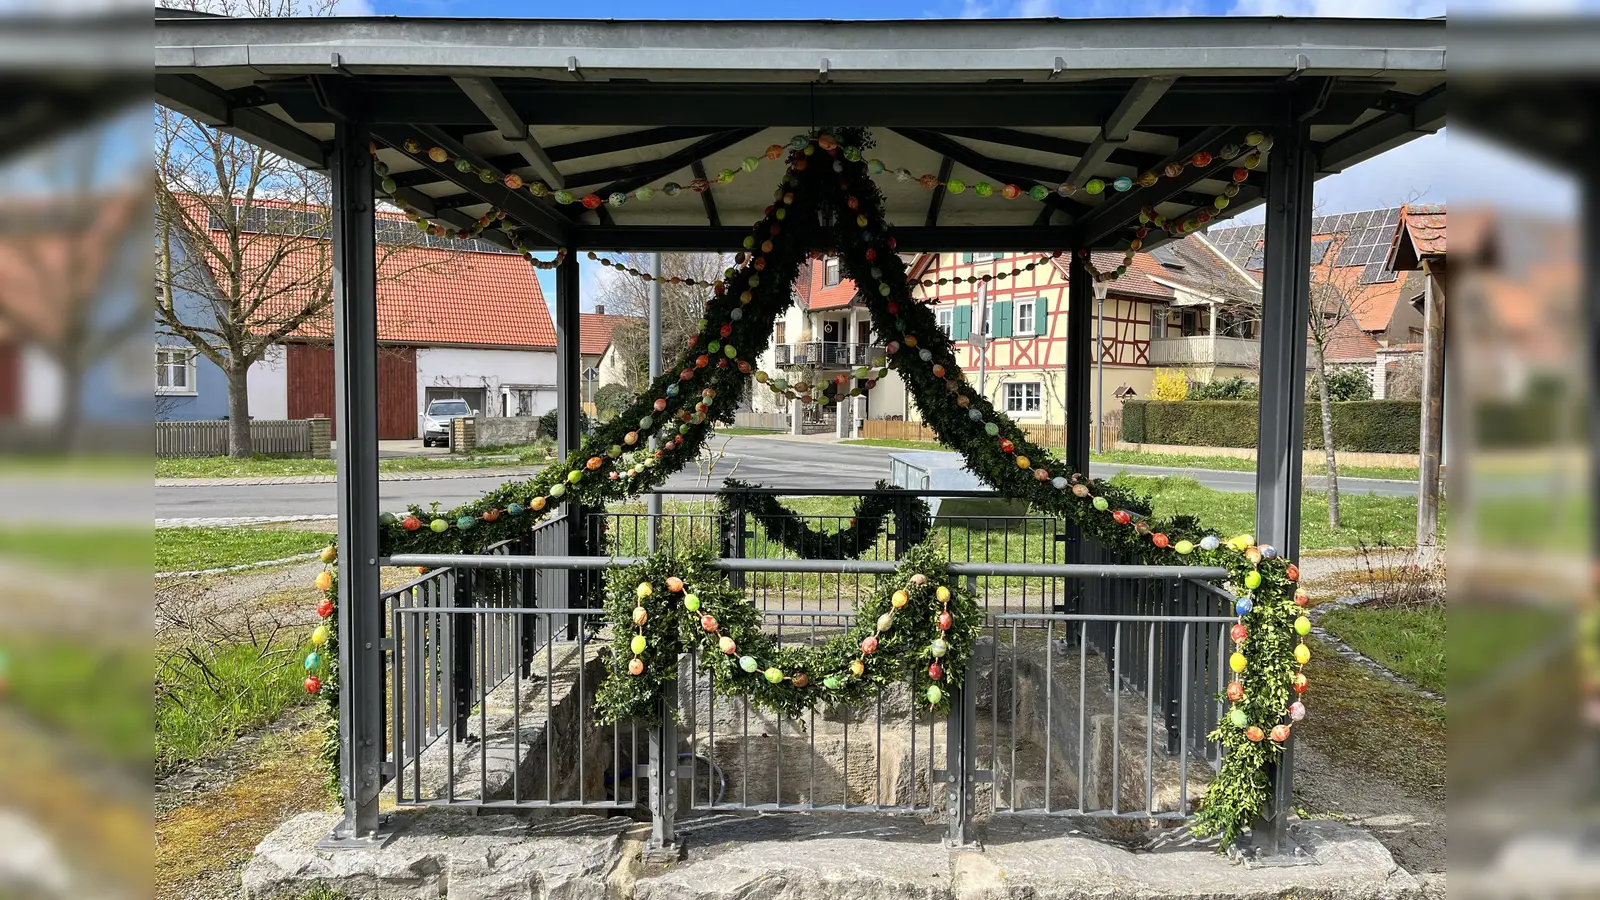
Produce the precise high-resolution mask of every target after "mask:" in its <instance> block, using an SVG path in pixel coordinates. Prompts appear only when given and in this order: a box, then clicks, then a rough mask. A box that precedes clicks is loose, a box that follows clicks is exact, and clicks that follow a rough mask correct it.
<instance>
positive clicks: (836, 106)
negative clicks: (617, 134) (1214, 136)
mask: <svg viewBox="0 0 1600 900" xmlns="http://www.w3.org/2000/svg"><path fill="white" fill-rule="evenodd" d="M350 80H351V81H354V82H356V84H357V86H359V87H360V89H361V91H362V101H363V104H364V107H363V109H364V112H365V113H366V115H368V116H369V117H370V118H371V121H372V122H373V123H374V124H377V125H417V124H423V123H430V124H435V125H439V126H441V127H445V128H450V127H455V126H459V127H462V128H466V129H472V128H477V129H480V130H481V129H483V128H484V127H485V125H486V122H485V119H484V116H483V113H482V111H481V110H479V109H478V108H477V107H476V106H473V105H472V104H470V103H462V102H461V92H460V90H459V89H457V88H456V86H455V84H454V83H453V82H451V81H450V80H449V79H447V78H428V77H415V78H407V79H404V80H396V79H382V78H372V79H366V78H361V77H359V76H358V77H355V78H352V79H350ZM496 83H497V84H498V85H499V87H500V90H501V91H502V93H504V94H505V97H506V99H507V101H509V103H510V104H511V106H512V108H513V109H515V110H518V111H519V112H521V113H522V114H523V116H524V121H526V120H527V118H528V117H529V112H530V111H537V118H538V122H539V124H540V125H608V126H616V125H635V126H665V125H676V126H683V127H691V126H692V127H720V128H737V127H740V126H751V125H754V126H760V127H761V128H776V127H792V126H793V125H795V124H796V123H804V122H813V121H815V122H830V123H833V124H835V125H839V126H849V125H861V126H868V127H871V126H878V127H891V128H892V127H908V128H936V127H963V126H987V125H994V124H995V123H997V122H1004V123H1005V124H1007V125H1009V126H1012V127H1028V126H1034V127H1039V126H1046V127H1061V126H1093V127H1096V128H1098V127H1100V126H1101V125H1103V124H1104V123H1105V121H1106V120H1107V119H1108V118H1109V117H1110V116H1111V114H1112V113H1113V112H1115V111H1116V108H1117V106H1118V104H1120V103H1121V102H1122V101H1123V99H1124V97H1125V95H1126V91H1125V90H1124V89H1123V88H1122V87H1118V86H1114V85H1106V84H1103V83H1101V84H1093V83H1090V84H1082V83H1074V84H1056V83H1048V84H1016V83H982V84H935V83H882V82H870V83H858V82H824V83H810V82H796V83H777V84H773V83H766V84H762V85H761V102H760V103H751V102H750V97H751V94H750V88H749V86H748V85H746V84H744V83H738V82H729V83H682V82H648V83H639V82H617V81H610V82H602V81H586V82H558V81H537V80H534V79H510V78H507V79H502V80H500V81H498V82H496ZM261 86H262V88H263V89H264V90H267V91H268V92H269V93H270V94H271V95H272V96H273V98H274V99H275V100H276V101H277V102H278V103H279V104H280V105H282V106H283V107H284V108H285V109H286V110H288V111H289V112H290V114H291V115H293V116H294V117H295V119H296V120H298V121H302V122H324V121H330V120H331V119H330V114H329V113H328V112H327V111H326V110H323V109H321V108H320V107H319V106H318V105H317V103H316V98H315V96H314V95H313V93H312V91H311V88H310V85H309V83H307V82H305V81H302V80H290V81H270V82H263V83H262V84H261ZM1357 87H1358V88H1359V87H1360V86H1357ZM1363 89H1364V88H1363ZM1380 89H1381V88H1377V87H1373V88H1371V89H1364V90H1365V93H1363V94H1359V95H1357V94H1354V93H1352V94H1351V95H1349V96H1346V95H1341V94H1336V95H1335V96H1334V98H1333V101H1334V102H1333V103H1332V104H1330V107H1329V110H1327V111H1325V112H1327V113H1328V114H1329V115H1337V114H1338V113H1337V110H1339V109H1347V108H1348V107H1349V106H1350V104H1351V103H1354V104H1355V105H1356V106H1357V107H1358V111H1359V109H1365V108H1366V107H1367V105H1369V104H1370V103H1371V100H1370V97H1371V96H1372V95H1374V94H1375V93H1376V91H1378V90H1380ZM1346 101H1349V102H1346ZM1290 116H1291V106H1290V102H1289V97H1288V95H1287V94H1286V93H1285V92H1284V91H1283V90H1282V88H1281V86H1280V85H1279V84H1277V83H1275V82H1274V83H1270V84H1262V83H1243V82H1240V83H1220V84H1219V83H1215V82H1204V81H1200V80H1185V81H1182V82H1180V83H1179V84H1177V85H1175V86H1174V87H1173V88H1172V89H1171V90H1169V91H1167V92H1166V93H1165V94H1164V95H1162V97H1161V98H1160V99H1159V100H1157V101H1156V103H1155V105H1154V106H1153V107H1152V108H1151V109H1150V110H1149V111H1148V112H1147V113H1146V114H1145V116H1144V124H1145V125H1148V126H1150V127H1153V128H1159V127H1186V126H1188V127H1194V126H1210V125H1217V124H1220V125H1248V126H1252V127H1256V128H1262V129H1270V128H1276V127H1281V126H1283V125H1286V124H1287V123H1288V122H1289V120H1290Z"/></svg>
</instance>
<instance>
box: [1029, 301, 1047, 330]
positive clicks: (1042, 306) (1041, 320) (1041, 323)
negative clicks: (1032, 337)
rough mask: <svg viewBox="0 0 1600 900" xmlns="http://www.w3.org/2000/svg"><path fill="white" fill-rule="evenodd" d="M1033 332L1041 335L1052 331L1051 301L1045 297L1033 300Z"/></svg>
mask: <svg viewBox="0 0 1600 900" xmlns="http://www.w3.org/2000/svg"><path fill="white" fill-rule="evenodd" d="M1033 333H1034V334H1037V335H1040V336H1044V335H1047V334H1049V333H1050V301H1049V300H1048V299H1047V298H1045V297H1040V298H1039V299H1037V300H1035V301H1033Z"/></svg>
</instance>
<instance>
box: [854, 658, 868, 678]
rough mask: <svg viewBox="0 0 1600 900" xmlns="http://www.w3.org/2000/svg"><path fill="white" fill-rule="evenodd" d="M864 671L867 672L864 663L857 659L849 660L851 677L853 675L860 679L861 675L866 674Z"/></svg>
mask: <svg viewBox="0 0 1600 900" xmlns="http://www.w3.org/2000/svg"><path fill="white" fill-rule="evenodd" d="M866 671H867V666H866V663H863V662H862V661H861V660H859V659H852V660H850V674H851V675H854V676H855V677H857V678H860V677H861V676H862V675H863V674H865V673H866Z"/></svg>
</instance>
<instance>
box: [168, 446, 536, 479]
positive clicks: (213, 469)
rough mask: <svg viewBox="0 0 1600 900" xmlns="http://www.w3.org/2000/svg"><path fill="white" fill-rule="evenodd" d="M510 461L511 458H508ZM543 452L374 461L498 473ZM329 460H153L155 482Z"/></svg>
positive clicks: (280, 473) (280, 470)
mask: <svg viewBox="0 0 1600 900" xmlns="http://www.w3.org/2000/svg"><path fill="white" fill-rule="evenodd" d="M508 457H511V458H508ZM547 461H548V460H547V459H546V457H545V455H544V448H543V447H540V446H538V445H529V446H526V447H495V448H490V449H486V450H478V451H473V452H472V453H468V454H463V455H461V456H451V457H437V456H411V457H400V458H395V459H380V460H378V471H380V472H432V471H440V470H448V469H500V468H505V467H507V466H519V465H536V464H542V463H545V462H547ZM332 474H334V469H333V460H331V459H270V458H267V457H261V456H256V457H250V458H248V459H234V458H233V457H230V456H197V457H190V458H186V459H158V460H156V477H157V478H279V477H284V476H290V475H332Z"/></svg>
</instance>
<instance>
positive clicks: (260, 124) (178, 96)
mask: <svg viewBox="0 0 1600 900" xmlns="http://www.w3.org/2000/svg"><path fill="white" fill-rule="evenodd" d="M155 83H156V100H157V101H158V102H159V103H160V104H161V105H162V106H165V107H167V108H168V109H171V110H175V111H176V112H180V113H182V114H184V115H186V116H188V117H189V118H191V119H194V120H195V121H196V122H201V123H204V124H206V125H209V126H211V127H213V128H216V129H218V130H220V131H224V132H226V133H228V134H231V135H234V136H235V137H238V138H242V139H244V140H246V141H249V142H251V143H253V144H256V145H258V146H260V147H264V148H266V149H267V150H270V151H271V152H273V153H276V154H278V155H279V156H281V157H283V158H284V159H287V160H289V161H291V162H294V163H298V164H299V165H302V166H305V167H306V168H308V169H317V170H321V169H325V168H327V167H328V148H327V146H325V145H324V144H323V143H322V142H321V141H319V140H317V139H316V138H314V137H312V136H311V135H309V134H306V133H305V132H304V131H301V130H300V129H298V128H296V127H294V126H293V125H290V124H289V123H288V122H285V121H283V120H282V119H280V118H278V117H277V116H274V115H272V114H270V113H267V112H263V111H262V110H260V109H257V108H255V106H254V105H253V104H252V105H241V104H238V103H235V102H234V100H233V97H232V96H231V95H230V94H228V92H226V91H222V90H221V89H219V88H215V87H213V86H212V85H210V84H208V83H206V82H204V81H201V80H200V79H199V78H196V77H194V76H190V75H157V76H156V80H155Z"/></svg>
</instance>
